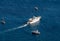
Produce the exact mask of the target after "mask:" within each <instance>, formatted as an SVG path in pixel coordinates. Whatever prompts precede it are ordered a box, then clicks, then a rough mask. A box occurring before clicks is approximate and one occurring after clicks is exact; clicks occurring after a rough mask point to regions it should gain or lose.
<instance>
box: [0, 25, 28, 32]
mask: <svg viewBox="0 0 60 41" xmlns="http://www.w3.org/2000/svg"><path fill="white" fill-rule="evenodd" d="M27 25H28V24H24V25H22V26H19V27H17V28H12V29H8V30H5V31H2V32H0V33H4V32H9V31H13V30H16V29H19V28H23V27H26V26H27Z"/></svg>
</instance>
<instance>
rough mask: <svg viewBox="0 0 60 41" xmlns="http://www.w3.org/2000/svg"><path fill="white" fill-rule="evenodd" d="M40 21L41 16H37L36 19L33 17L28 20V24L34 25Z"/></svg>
mask: <svg viewBox="0 0 60 41" xmlns="http://www.w3.org/2000/svg"><path fill="white" fill-rule="evenodd" d="M40 19H41V16H38V17H36V16H33V18H30V19H29V20H28V23H29V24H34V23H36V22H38V21H40Z"/></svg>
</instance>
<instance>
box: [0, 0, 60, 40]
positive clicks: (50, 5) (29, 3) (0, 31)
mask: <svg viewBox="0 0 60 41" xmlns="http://www.w3.org/2000/svg"><path fill="white" fill-rule="evenodd" d="M34 7H38V10H37V11H35V9H34ZM33 16H41V17H42V18H41V20H40V23H39V24H38V26H36V27H35V26H34V27H33V29H34V28H36V29H38V30H39V32H40V35H32V34H31V31H32V30H31V29H32V28H31V27H32V26H29V25H28V26H26V27H24V28H19V29H16V30H11V31H7V32H4V31H5V30H8V29H12V28H17V27H19V26H21V25H24V24H26V22H27V21H28V19H29V18H31V17H33ZM1 18H4V19H5V21H6V23H5V24H1V23H0V41H60V0H0V21H1Z"/></svg>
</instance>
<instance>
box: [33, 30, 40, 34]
mask: <svg viewBox="0 0 60 41" xmlns="http://www.w3.org/2000/svg"><path fill="white" fill-rule="evenodd" d="M32 34H35V35H39V34H40V32H39V31H38V30H35V31H32Z"/></svg>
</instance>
